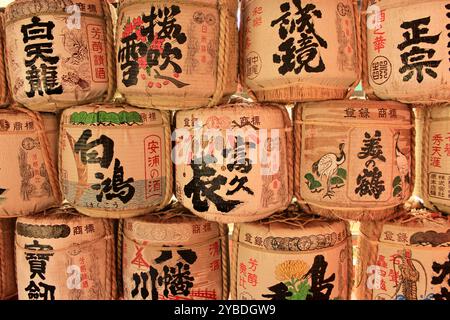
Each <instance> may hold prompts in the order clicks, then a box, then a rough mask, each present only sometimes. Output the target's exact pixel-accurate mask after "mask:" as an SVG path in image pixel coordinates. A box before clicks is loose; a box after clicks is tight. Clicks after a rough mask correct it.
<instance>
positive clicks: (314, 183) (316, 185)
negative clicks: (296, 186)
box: [309, 180, 322, 190]
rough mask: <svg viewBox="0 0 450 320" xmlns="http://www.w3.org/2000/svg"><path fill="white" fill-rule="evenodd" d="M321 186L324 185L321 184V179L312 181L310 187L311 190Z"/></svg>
mask: <svg viewBox="0 0 450 320" xmlns="http://www.w3.org/2000/svg"><path fill="white" fill-rule="evenodd" d="M321 186H322V184H321V183H320V182H319V181H317V180H314V181H313V182H311V184H310V185H309V189H310V190H316V189H319V188H320V187H321Z"/></svg>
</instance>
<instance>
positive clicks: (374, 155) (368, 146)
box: [358, 130, 386, 162]
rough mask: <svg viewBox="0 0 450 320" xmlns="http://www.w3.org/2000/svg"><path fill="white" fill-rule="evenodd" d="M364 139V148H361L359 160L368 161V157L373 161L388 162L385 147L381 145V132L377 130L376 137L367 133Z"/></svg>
mask: <svg viewBox="0 0 450 320" xmlns="http://www.w3.org/2000/svg"><path fill="white" fill-rule="evenodd" d="M364 137H365V139H364V140H363V143H364V146H363V147H362V148H361V152H360V153H358V158H359V159H366V158H368V157H371V159H372V160H374V159H379V160H381V161H383V162H386V158H385V157H384V155H383V146H381V145H380V142H381V132H380V131H379V130H376V131H375V136H374V137H372V136H371V135H370V133H368V132H366V133H365V134H364Z"/></svg>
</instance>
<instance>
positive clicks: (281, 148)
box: [173, 104, 293, 223]
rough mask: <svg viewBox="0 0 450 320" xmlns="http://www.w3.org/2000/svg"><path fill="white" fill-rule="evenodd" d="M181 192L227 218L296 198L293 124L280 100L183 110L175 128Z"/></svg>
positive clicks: (215, 216)
mask: <svg viewBox="0 0 450 320" xmlns="http://www.w3.org/2000/svg"><path fill="white" fill-rule="evenodd" d="M174 139H175V141H176V142H175V148H174V150H173V156H174V160H175V171H176V172H175V176H176V192H175V193H176V197H177V198H178V200H179V201H180V202H181V203H182V204H183V205H184V206H185V207H186V208H188V209H189V210H191V211H192V212H193V213H195V214H196V215H198V216H200V217H202V218H204V219H207V220H215V221H219V222H222V223H234V222H247V221H256V220H259V219H262V218H265V217H267V216H269V215H271V214H273V213H275V212H277V211H281V210H284V209H285V208H286V207H287V206H288V205H289V204H290V202H291V200H292V184H293V180H292V166H291V161H292V156H293V148H292V125H291V121H290V119H289V115H288V113H287V111H286V109H285V108H284V107H282V106H278V105H264V106H263V105H260V104H234V105H223V106H218V107H215V108H208V109H203V110H189V111H179V112H178V113H177V114H176V131H175V133H174Z"/></svg>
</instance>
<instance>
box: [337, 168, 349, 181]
mask: <svg viewBox="0 0 450 320" xmlns="http://www.w3.org/2000/svg"><path fill="white" fill-rule="evenodd" d="M337 176H338V177H339V178H341V179H342V180H347V170H345V169H342V168H338V170H337Z"/></svg>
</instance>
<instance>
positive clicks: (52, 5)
mask: <svg viewBox="0 0 450 320" xmlns="http://www.w3.org/2000/svg"><path fill="white" fill-rule="evenodd" d="M101 1H104V0H76V1H75V0H15V1H14V2H12V3H10V4H9V5H8V6H7V7H6V10H5V15H6V22H7V23H9V22H12V21H14V20H18V19H21V18H26V17H30V16H32V15H44V14H48V15H52V14H64V15H67V16H68V15H71V14H72V13H73V11H69V12H71V13H67V12H66V9H67V8H68V7H70V6H74V5H76V6H78V8H79V11H80V13H81V15H83V14H90V15H97V16H103V14H104V13H103V8H102V3H101Z"/></svg>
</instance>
